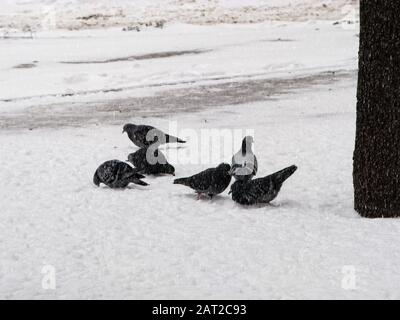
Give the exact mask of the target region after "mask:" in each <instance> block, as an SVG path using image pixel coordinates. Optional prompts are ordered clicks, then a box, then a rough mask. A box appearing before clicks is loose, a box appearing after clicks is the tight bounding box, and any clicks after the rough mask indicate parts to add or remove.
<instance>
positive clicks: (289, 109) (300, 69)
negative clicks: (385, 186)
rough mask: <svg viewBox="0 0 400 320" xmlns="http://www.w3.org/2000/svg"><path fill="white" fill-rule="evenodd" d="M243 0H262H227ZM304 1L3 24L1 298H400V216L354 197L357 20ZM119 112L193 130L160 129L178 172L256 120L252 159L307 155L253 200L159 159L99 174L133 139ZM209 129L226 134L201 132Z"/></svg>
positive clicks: (199, 164) (268, 162) (196, 167)
mask: <svg viewBox="0 0 400 320" xmlns="http://www.w3.org/2000/svg"><path fill="white" fill-rule="evenodd" d="M273 2H274V3H275V1H273ZM16 3H17V2H16V1H13V2H9V4H10V9H9V10H11V11H12V10H14V9H13V8H11V7H12V6H13V5H15V4H16ZM60 3H61V2H60ZM96 3H99V2H97V1H96ZM119 3H122V2H121V1H120V2H119ZM154 3H156V2H154ZM243 3H245V4H246V5H254V6H256V5H257V6H262V5H263V4H264V3H266V1H262V0H260V1H246V2H242V1H240V2H239V1H234V3H231V2H229V5H228V4H227V2H225V1H220V2H219V6H220V7H221V8H225V7H233V8H234V9H235V10H236V9H237V8H241V9H237V10H243V6H242V4H243ZM271 3H272V2H270V4H271ZM280 3H281V6H282V7H283V8H286V9H285V10H289V9H288V8H289V7H292V11H290V10H289V11H290V12H297V11H296V10H294V11H293V8H297V7H296V6H297V5H301V4H300V3H299V2H297V1H290V2H289V1H282V2H280ZM304 3H307V2H304ZM310 3H311V1H310ZM313 3H314V4H315V3H316V2H315V1H314V2H313ZM325 3H326V4H327V5H329V4H330V3H331V2H329V1H326V2H325ZM72 4H73V2H72V1H71V2H67V1H65V2H63V5H65V6H67V5H71V8H74V6H73V5H72ZM102 4H103V5H104V2H103V3H102ZM29 5H33V2H31V3H30V2H27V1H25V2H20V4H18V6H22V7H23V8H26V6H29ZM118 5H120V4H118V3H117V6H118ZM154 5H155V4H154ZM186 5H187V6H190V3H189V2H188V3H186ZM192 5H193V4H192ZM197 5H200V2H195V6H197ZM274 5H275V4H274ZM2 6H3V4H2ZM22 7H21V8H22ZM166 8H174V6H173V5H171V6H169V7H168V6H167V7H166ZM270 8H271V7H270ZM318 8H319V7H318ZM338 8H340V7H338ZM297 9H298V8H297ZM274 10H275V9H274ZM318 10H321V9H318ZM172 11H173V10H172V9H171V12H172ZM289 11H288V12H289ZM339 11H340V10H339ZM336 15H339V14H338V12H337V10H336V11H335V12H334V13H332V16H336ZM299 16H301V15H300V14H299V15H297V13H293V15H292V16H291V17H292V18H293V21H289V22H288V21H286V22H282V21H281V20H279V21H263V22H261V23H257V24H255V23H253V24H236V25H229V24H206V25H204V24H201V23H200V24H190V25H189V24H187V21H175V22H171V21H170V22H168V23H167V24H166V26H165V28H163V29H159V28H147V29H145V30H143V31H141V32H122V31H121V28H120V27H119V26H118V27H117V26H116V25H112V27H113V28H106V29H87V28H84V29H83V30H76V31H66V30H64V29H62V28H56V29H54V30H47V31H46V30H38V31H37V33H36V34H35V35H34V37H33V39H24V38H17V37H14V38H9V39H1V40H0V69H1V73H0V160H1V164H2V165H1V169H0V179H1V181H2V188H1V189H0V199H2V200H1V211H0V214H1V221H2V222H1V223H0V248H1V250H0V298H3V299H25V298H26V299H40V298H44V299H52V298H55V299H74V298H79V299H89V298H110V299H116V298H124V299H145V298H149V299H152V298H164V299H196V298H199V299H214V298H215V299H285V298H286V299H329V298H332V299H349V298H355V299H362V298H371V299H383V298H385V299H387V298H388V299H398V298H400V290H399V289H398V285H397V283H398V281H399V280H400V274H399V271H398V270H399V264H400V255H399V253H398V250H397V248H398V246H399V243H398V242H399V240H398V233H399V231H400V224H399V223H398V220H397V219H392V220H383V219H382V220H381V219H377V220H368V219H362V218H360V217H359V216H358V215H357V214H356V213H355V212H354V210H353V188H352V151H353V148H354V130H355V93H356V68H357V64H356V63H357V42H358V38H357V33H358V30H357V27H355V28H344V26H343V25H341V24H339V25H334V24H333V22H334V21H333V20H328V21H327V20H325V21H316V20H315V19H314V20H312V21H303V20H302V19H298V17H299ZM307 17H308V16H306V17H305V18H307ZM25 18H26V17H25ZM25 18H24V19H25ZM303 18H304V16H303ZM29 19H30V16H29V15H28V20H29ZM0 20H1V19H0ZM67 20H68V19H65V20H63V21H67ZM304 20H308V19H304ZM322 20H323V19H322ZM24 21H25V20H24ZM185 22H186V23H185ZM16 29H18V28H16ZM16 32H17V33H16V35H19V34H20V33H18V32H20V31H16ZM193 50H199V51H200V52H198V53H191V54H185V55H176V56H171V57H168V58H155V59H140V60H138V59H136V60H128V61H114V62H108V63H97V64H93V63H83V64H65V63H61V62H62V61H64V62H66V61H69V62H73V61H75V62H76V61H81V62H82V61H86V62H90V61H105V60H115V59H117V60H118V59H119V58H124V57H131V56H136V57H137V56H141V55H147V54H159V53H165V52H172V51H174V52H177V51H193ZM34 61H37V62H34ZM21 64H25V65H26V64H34V66H33V67H32V66H31V68H27V67H26V66H25V67H22V68H14V67H15V66H18V65H19V66H20V65H21ZM107 90H109V91H107ZM66 93H67V94H69V95H68V96H65V94H66ZM63 94H64V95H63ZM127 122H136V123H146V124H151V125H154V126H156V127H159V128H161V129H164V130H165V131H168V132H170V133H172V134H175V135H179V136H181V137H182V138H188V139H187V140H188V144H187V146H185V147H183V148H178V147H177V146H174V145H171V146H169V147H163V151H164V152H165V154H166V155H167V157H168V159H169V161H171V162H172V163H173V164H174V166H175V167H176V174H177V177H183V176H187V175H191V174H194V173H197V172H198V171H200V170H203V169H205V168H208V167H210V166H213V165H216V164H218V163H219V162H222V161H230V158H231V156H232V154H233V153H234V152H236V151H237V150H238V148H239V146H240V138H241V137H243V136H244V135H246V134H248V133H249V132H250V133H251V134H252V135H254V140H255V153H256V155H257V158H258V161H259V172H258V176H264V175H267V174H270V173H272V172H274V171H277V170H280V169H282V168H284V167H285V166H288V165H291V164H296V165H297V166H298V167H299V169H298V171H297V172H296V173H295V174H294V175H293V176H292V177H291V178H290V179H289V180H287V182H286V183H285V184H284V186H283V188H282V190H281V193H280V195H279V196H278V198H277V199H276V200H274V201H273V203H271V205H267V206H257V207H250V208H245V207H242V206H240V205H237V204H235V203H234V202H233V201H232V200H231V199H230V196H229V195H228V191H226V192H224V193H223V194H221V195H220V196H219V197H216V198H215V199H213V200H212V201H210V200H207V199H202V200H199V201H196V196H195V194H194V193H192V192H191V190H190V189H187V188H185V187H183V186H179V185H173V184H172V181H173V177H167V176H165V177H148V178H146V181H147V182H148V183H149V184H150V186H149V187H138V186H131V187H130V188H129V189H126V190H111V189H108V188H106V187H101V188H96V187H95V186H94V185H93V184H92V181H91V180H92V176H93V173H94V171H95V169H96V168H97V166H98V165H100V164H101V163H102V162H104V161H106V160H110V159H120V160H125V159H126V157H127V155H128V154H129V153H131V152H133V151H135V150H136V149H135V147H134V146H133V145H132V144H131V143H130V141H129V140H128V138H127V137H126V136H125V135H122V134H121V131H122V126H123V124H124V123H127ZM29 129H31V130H29ZM207 130H214V131H213V132H214V134H215V133H217V134H226V135H227V136H228V138H226V140H223V141H224V142H225V143H224V144H223V145H219V144H218V143H217V139H213V140H212V142H211V143H210V142H209V141H208V140H204V139H203V138H202V133H209V132H210V131H207ZM215 130H217V131H215ZM49 268H50V269H49ZM52 268H54V271H55V279H56V286H55V289H54V290H46V287H44V286H43V279H44V276H45V274H46V270H52ZM349 272H350V278H349ZM352 273H354V278H352V277H351V274H352ZM349 279H350V280H349ZM353 280H354V281H353Z"/></svg>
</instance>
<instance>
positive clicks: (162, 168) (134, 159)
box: [128, 147, 175, 176]
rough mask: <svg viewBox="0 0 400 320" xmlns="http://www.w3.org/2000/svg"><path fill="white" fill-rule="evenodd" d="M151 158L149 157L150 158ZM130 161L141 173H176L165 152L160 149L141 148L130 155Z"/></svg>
mask: <svg viewBox="0 0 400 320" xmlns="http://www.w3.org/2000/svg"><path fill="white" fill-rule="evenodd" d="M148 158H149V159H148ZM128 161H129V162H130V163H132V164H133V165H134V166H135V168H136V169H137V172H138V173H141V174H154V175H157V174H172V175H173V176H174V175H175V168H174V167H173V166H172V165H170V164H169V163H168V161H167V158H165V156H164V154H163V153H162V152H161V151H160V150H158V149H155V150H154V149H152V148H151V147H149V148H141V149H139V150H138V151H136V152H134V153H131V154H130V155H129V156H128Z"/></svg>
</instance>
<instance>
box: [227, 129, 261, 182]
mask: <svg viewBox="0 0 400 320" xmlns="http://www.w3.org/2000/svg"><path fill="white" fill-rule="evenodd" d="M253 143H254V140H253V137H250V136H247V137H245V138H244V139H243V141H242V147H241V148H240V150H239V151H238V152H237V153H236V154H235V155H234V156H233V157H232V171H231V173H232V175H233V177H234V178H235V180H238V181H249V180H251V179H252V178H253V177H254V176H255V175H256V173H257V170H258V163H257V158H256V156H255V155H254V153H253V150H252V148H251V146H252V144H253Z"/></svg>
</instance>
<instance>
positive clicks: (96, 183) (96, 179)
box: [93, 171, 100, 187]
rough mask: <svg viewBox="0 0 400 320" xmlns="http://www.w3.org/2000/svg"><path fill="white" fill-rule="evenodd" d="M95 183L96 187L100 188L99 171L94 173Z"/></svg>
mask: <svg viewBox="0 0 400 320" xmlns="http://www.w3.org/2000/svg"><path fill="white" fill-rule="evenodd" d="M93 183H94V184H95V185H96V186H98V187H100V178H99V176H98V175H97V171H96V172H95V173H94V176H93Z"/></svg>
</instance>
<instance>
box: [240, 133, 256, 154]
mask: <svg viewBox="0 0 400 320" xmlns="http://www.w3.org/2000/svg"><path fill="white" fill-rule="evenodd" d="M253 143H254V139H253V137H252V136H246V137H244V139H243V141H242V153H246V151H247V150H249V151H250V150H251V146H252V144H253Z"/></svg>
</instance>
